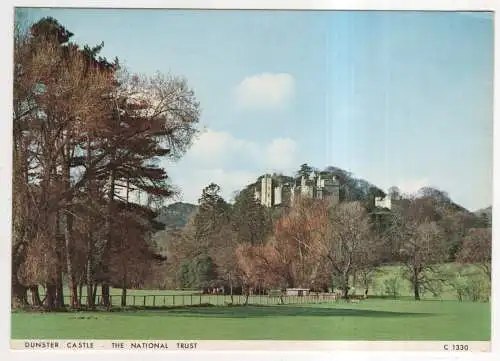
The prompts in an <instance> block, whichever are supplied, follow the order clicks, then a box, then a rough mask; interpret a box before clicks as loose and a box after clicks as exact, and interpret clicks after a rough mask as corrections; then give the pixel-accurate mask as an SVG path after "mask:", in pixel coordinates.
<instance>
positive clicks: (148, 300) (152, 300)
mask: <svg viewBox="0 0 500 361" xmlns="http://www.w3.org/2000/svg"><path fill="white" fill-rule="evenodd" d="M80 299H81V302H82V304H83V305H85V304H86V303H87V296H86V295H82V296H81V298H80ZM337 299H338V298H337V295H335V294H333V293H332V294H311V295H305V296H282V297H279V296H268V295H252V296H249V297H248V303H249V304H257V305H279V304H318V303H333V302H336V301H337ZM101 300H102V297H101V295H96V304H97V305H99V304H100V303H101ZM245 300H246V296H244V295H234V296H233V297H232V298H231V296H229V295H210V294H201V293H193V294H176V295H173V294H165V295H162V294H143V295H127V296H126V305H127V306H135V307H169V306H170V307H171V306H197V305H204V304H210V305H228V304H233V305H243V304H244V303H245ZM30 301H31V299H30ZM121 302H122V297H121V295H116V294H115V295H110V303H111V305H113V306H121ZM64 303H65V304H66V305H69V304H71V300H70V297H69V295H65V296H64Z"/></svg>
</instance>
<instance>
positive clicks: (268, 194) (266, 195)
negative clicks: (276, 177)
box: [260, 174, 273, 207]
mask: <svg viewBox="0 0 500 361" xmlns="http://www.w3.org/2000/svg"><path fill="white" fill-rule="evenodd" d="M260 197H261V198H260V202H261V204H262V205H263V206H266V207H271V206H272V205H273V179H272V178H271V176H270V175H268V174H266V175H265V176H264V177H263V178H262V182H261V191H260Z"/></svg>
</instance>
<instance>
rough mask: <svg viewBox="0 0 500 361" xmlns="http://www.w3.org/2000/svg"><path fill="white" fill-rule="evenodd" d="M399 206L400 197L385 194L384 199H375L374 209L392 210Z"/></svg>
mask: <svg viewBox="0 0 500 361" xmlns="http://www.w3.org/2000/svg"><path fill="white" fill-rule="evenodd" d="M397 204H401V197H400V196H396V195H392V196H391V195H389V194H387V195H386V196H385V197H375V207H378V208H387V209H392V208H393V207H394V206H395V205H397Z"/></svg>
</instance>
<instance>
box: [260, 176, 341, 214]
mask: <svg viewBox="0 0 500 361" xmlns="http://www.w3.org/2000/svg"><path fill="white" fill-rule="evenodd" d="M260 183H261V184H260V187H259V186H257V187H256V188H255V191H254V195H255V198H256V199H258V200H259V201H260V203H261V204H262V205H263V206H266V207H272V206H278V205H287V204H292V203H293V202H294V201H295V200H296V199H297V198H298V197H308V198H317V199H330V200H331V201H333V202H334V203H338V202H339V196H340V184H339V182H338V180H337V179H336V178H335V176H331V177H324V176H321V175H316V174H315V173H314V172H313V173H311V174H310V175H309V177H307V178H306V177H304V176H302V177H300V178H296V179H294V180H293V182H292V184H290V183H280V182H278V181H277V180H276V179H275V178H273V177H272V176H271V175H269V174H266V175H264V177H262V180H261V182H260ZM259 188H260V189H259Z"/></svg>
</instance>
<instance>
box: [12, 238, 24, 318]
mask: <svg viewBox="0 0 500 361" xmlns="http://www.w3.org/2000/svg"><path fill="white" fill-rule="evenodd" d="M24 249H25V247H24V246H23V245H17V246H13V247H12V251H13V252H12V265H11V269H12V270H11V292H12V294H11V307H12V309H15V308H18V307H26V306H27V305H28V294H27V291H28V288H27V287H25V286H24V285H23V284H22V283H21V282H19V278H18V277H17V274H18V272H19V268H20V267H21V263H22V262H23V260H24V255H25V252H24Z"/></svg>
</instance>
